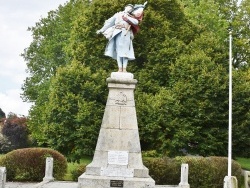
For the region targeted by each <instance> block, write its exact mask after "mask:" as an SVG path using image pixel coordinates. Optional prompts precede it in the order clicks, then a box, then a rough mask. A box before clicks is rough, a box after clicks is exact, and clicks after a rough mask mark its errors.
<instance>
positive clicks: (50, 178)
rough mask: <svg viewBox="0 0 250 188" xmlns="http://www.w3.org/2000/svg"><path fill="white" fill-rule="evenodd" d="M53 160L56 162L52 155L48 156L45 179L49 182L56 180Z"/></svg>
mask: <svg viewBox="0 0 250 188" xmlns="http://www.w3.org/2000/svg"><path fill="white" fill-rule="evenodd" d="M53 162H54V159H53V158H52V157H47V158H46V167H45V177H44V178H43V181H47V182H50V181H54V177H53Z"/></svg>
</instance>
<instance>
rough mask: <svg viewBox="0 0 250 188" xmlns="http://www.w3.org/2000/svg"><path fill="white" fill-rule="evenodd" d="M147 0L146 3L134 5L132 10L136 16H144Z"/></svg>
mask: <svg viewBox="0 0 250 188" xmlns="http://www.w3.org/2000/svg"><path fill="white" fill-rule="evenodd" d="M146 4H147V1H146V2H145V3H144V4H135V5H134V10H133V11H132V14H133V15H134V16H135V17H136V18H142V16H143V11H144V9H145V7H146Z"/></svg>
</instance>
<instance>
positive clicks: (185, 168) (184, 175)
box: [179, 164, 190, 188]
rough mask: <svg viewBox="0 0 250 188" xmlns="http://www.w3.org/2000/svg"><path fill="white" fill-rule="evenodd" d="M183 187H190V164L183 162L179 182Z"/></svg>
mask: <svg viewBox="0 0 250 188" xmlns="http://www.w3.org/2000/svg"><path fill="white" fill-rule="evenodd" d="M179 187H181V188H190V185H189V183H188V164H181V182H180V183H179Z"/></svg>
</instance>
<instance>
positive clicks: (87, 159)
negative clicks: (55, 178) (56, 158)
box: [63, 156, 92, 181]
mask: <svg viewBox="0 0 250 188" xmlns="http://www.w3.org/2000/svg"><path fill="white" fill-rule="evenodd" d="M91 161H92V157H89V156H84V157H83V158H82V159H81V161H80V163H73V162H68V170H67V174H66V175H65V176H64V178H63V180H64V181H72V178H71V171H72V170H75V169H77V167H78V166H79V165H81V164H86V165H87V164H89V163H90V162H91Z"/></svg>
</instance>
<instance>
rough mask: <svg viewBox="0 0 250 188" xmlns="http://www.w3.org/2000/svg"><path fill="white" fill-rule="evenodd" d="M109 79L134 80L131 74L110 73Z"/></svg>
mask: <svg viewBox="0 0 250 188" xmlns="http://www.w3.org/2000/svg"><path fill="white" fill-rule="evenodd" d="M111 78H113V79H134V75H133V74H132V73H129V72H127V73H125V72H112V73H111Z"/></svg>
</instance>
